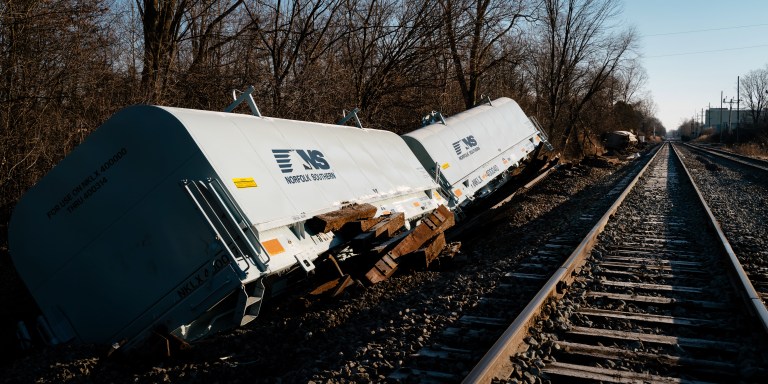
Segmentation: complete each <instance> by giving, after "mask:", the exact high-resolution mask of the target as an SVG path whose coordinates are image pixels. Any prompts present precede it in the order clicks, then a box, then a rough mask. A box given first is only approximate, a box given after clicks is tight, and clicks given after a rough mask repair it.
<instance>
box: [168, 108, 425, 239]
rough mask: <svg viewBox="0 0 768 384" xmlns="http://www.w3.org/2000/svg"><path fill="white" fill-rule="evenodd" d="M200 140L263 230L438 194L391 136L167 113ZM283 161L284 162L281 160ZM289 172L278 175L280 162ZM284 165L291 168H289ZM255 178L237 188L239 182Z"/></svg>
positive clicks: (294, 123) (199, 113)
mask: <svg viewBox="0 0 768 384" xmlns="http://www.w3.org/2000/svg"><path fill="white" fill-rule="evenodd" d="M166 110H168V111H169V112H171V113H173V114H174V116H175V117H176V118H178V119H179V120H180V121H181V122H182V123H183V124H184V126H185V127H186V128H187V129H188V130H189V132H190V133H191V135H192V136H193V137H194V139H195V141H196V143H197V144H198V146H199V147H200V149H201V150H202V151H203V152H204V153H205V157H206V159H208V161H210V163H211V165H212V166H213V168H214V169H215V170H216V173H217V175H218V176H219V177H220V178H221V180H222V181H223V182H224V184H225V185H226V186H227V188H228V189H229V190H230V192H231V193H232V194H233V195H234V197H235V199H236V201H237V202H238V204H240V206H241V208H242V209H243V211H245V213H246V215H247V216H248V217H249V219H250V220H251V222H252V223H253V224H254V225H255V226H256V228H257V229H259V230H265V229H269V228H274V227H278V226H281V225H285V224H288V223H292V222H296V221H298V220H301V219H306V218H309V217H312V216H314V215H317V214H319V213H324V212H328V211H331V210H334V209H338V208H340V207H341V206H342V205H343V204H347V203H350V202H359V203H363V202H368V203H372V204H374V205H376V202H378V201H381V200H385V199H390V198H392V197H397V196H406V195H409V194H413V193H420V192H424V191H427V190H430V189H433V188H435V184H434V182H433V181H432V180H431V178H430V177H429V175H428V174H427V173H426V171H425V170H424V168H423V166H422V165H421V164H420V163H419V162H418V160H417V159H416V158H415V157H414V156H413V154H412V153H411V152H410V150H409V149H408V147H407V145H405V143H404V142H403V141H402V140H401V139H400V137H398V136H397V135H395V134H394V133H392V132H388V131H380V130H371V129H360V128H353V127H346V126H338V125H330V124H320V123H311V122H302V121H292V120H282V119H274V118H268V117H255V116H249V115H240V114H229V113H217V112H204V111H193V110H184V109H177V108H166ZM279 156H285V157H283V158H280V157H279ZM281 159H282V160H284V161H288V164H290V167H288V168H282V169H281V168H280V163H279V162H278V160H281ZM283 164H286V163H283ZM238 178H253V180H254V181H255V183H256V186H255V187H248V188H238V187H237V186H236V185H235V183H234V182H233V181H232V180H233V179H238Z"/></svg>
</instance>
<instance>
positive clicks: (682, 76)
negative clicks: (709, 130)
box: [621, 0, 768, 130]
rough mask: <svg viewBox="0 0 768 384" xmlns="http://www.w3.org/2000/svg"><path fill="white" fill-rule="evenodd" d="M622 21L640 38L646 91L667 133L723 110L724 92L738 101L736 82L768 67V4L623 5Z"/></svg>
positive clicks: (641, 1) (654, 0)
mask: <svg viewBox="0 0 768 384" xmlns="http://www.w3.org/2000/svg"><path fill="white" fill-rule="evenodd" d="M621 19H622V20H624V21H626V25H628V26H634V27H635V28H636V29H637V32H638V34H639V35H640V53H641V55H642V59H641V62H642V64H643V67H644V68H645V69H646V71H647V73H648V81H647V83H646V85H645V88H646V90H647V91H649V92H650V94H651V97H652V98H653V100H654V101H655V102H656V105H657V113H656V116H657V117H658V118H659V119H660V120H661V122H662V123H663V124H664V126H665V127H666V128H667V130H673V129H677V127H678V125H680V123H681V122H682V121H683V120H684V119H690V118H693V116H694V113H698V114H701V109H702V108H704V109H705V110H706V108H707V106H708V105H710V104H711V106H712V107H713V108H719V107H720V91H723V96H724V97H725V98H728V99H730V98H733V99H734V100H736V77H737V76H743V75H745V74H746V73H747V72H749V71H750V70H754V69H760V68H765V67H766V65H768V0H737V1H710V0H624V12H623V14H622V16H621ZM693 31H696V32H693ZM724 107H726V108H727V104H724ZM743 107H744V105H743V103H742V108H743ZM734 108H736V105H735V104H734Z"/></svg>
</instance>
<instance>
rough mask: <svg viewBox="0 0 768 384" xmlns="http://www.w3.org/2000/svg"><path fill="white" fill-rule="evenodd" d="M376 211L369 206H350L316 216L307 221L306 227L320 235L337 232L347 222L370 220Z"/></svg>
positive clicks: (373, 207)
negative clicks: (320, 233)
mask: <svg viewBox="0 0 768 384" xmlns="http://www.w3.org/2000/svg"><path fill="white" fill-rule="evenodd" d="M376 211H377V208H376V207H375V206H373V205H371V204H350V205H347V206H345V207H343V208H341V209H338V210H335V211H332V212H328V213H323V214H321V215H317V216H315V217H313V218H311V219H309V220H308V221H307V225H308V226H310V227H311V228H313V229H315V230H317V231H319V232H322V233H326V232H331V231H337V230H339V229H341V227H343V226H344V225H345V224H347V223H349V222H352V221H355V220H360V219H370V218H372V217H373V216H375V215H376Z"/></svg>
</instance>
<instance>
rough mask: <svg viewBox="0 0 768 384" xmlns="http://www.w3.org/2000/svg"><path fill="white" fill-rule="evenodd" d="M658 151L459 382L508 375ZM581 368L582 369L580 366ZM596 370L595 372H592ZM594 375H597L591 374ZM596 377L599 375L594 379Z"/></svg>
mask: <svg viewBox="0 0 768 384" xmlns="http://www.w3.org/2000/svg"><path fill="white" fill-rule="evenodd" d="M671 151H672V153H674V154H675V156H677V159H678V161H679V163H680V164H681V165H682V168H683V169H684V170H685V174H686V176H687V180H688V182H689V183H690V184H691V185H692V186H693V188H694V189H695V191H696V193H697V195H698V196H699V202H700V204H701V206H702V207H703V208H704V211H705V212H706V215H707V216H708V218H709V220H708V221H707V223H708V224H709V225H710V226H711V227H712V229H713V230H714V231H715V232H716V233H717V237H718V239H719V243H718V244H719V245H720V246H721V247H722V249H723V251H724V253H725V254H726V255H727V259H728V260H727V268H728V269H729V276H730V277H731V281H732V283H733V284H734V287H735V288H736V292H737V294H739V295H741V296H742V298H743V300H744V301H745V302H746V303H748V308H749V311H750V312H751V313H752V315H753V316H754V317H756V318H757V321H758V322H759V323H760V324H761V325H762V328H763V329H764V330H765V331H766V332H768V310H766V307H765V305H764V304H763V302H762V301H761V300H760V297H759V296H758V294H757V292H756V291H755V289H754V288H753V287H752V284H751V282H750V281H749V279H748V278H747V275H746V273H745V272H744V269H743V268H742V267H741V264H740V263H739V261H738V259H737V258H736V255H735V253H734V252H733V249H732V247H731V246H730V244H729V243H728V240H727V238H726V237H725V235H724V233H723V231H722V229H721V228H720V225H719V223H718V222H717V220H716V219H715V217H714V215H713V214H712V211H711V210H710V209H709V207H708V206H707V204H706V202H705V201H704V198H703V196H702V194H701V191H700V190H699V189H698V187H696V184H695V182H694V181H693V179H692V177H691V175H690V172H689V171H688V169H687V168H686V167H685V164H684V163H683V162H682V160H680V158H679V155H677V152H676V151H675V150H674V147H673V146H671ZM660 152H661V151H657V152H656V154H655V155H654V156H653V158H652V159H650V160H649V161H648V163H647V164H646V165H645V166H644V167H643V169H642V170H641V171H640V172H639V173H638V175H637V176H636V177H635V178H634V180H633V181H632V182H631V183H630V184H629V185H628V186H627V188H625V190H624V191H623V193H622V194H621V195H620V196H619V198H618V199H617V200H616V202H615V203H614V204H613V205H612V206H611V207H610V208H609V209H608V211H607V212H606V213H605V214H604V215H603V217H602V218H601V219H600V220H599V221H598V223H597V224H596V225H595V226H594V228H593V229H592V230H591V231H590V232H589V234H588V235H587V236H586V237H585V238H584V239H583V241H582V242H581V243H580V244H579V246H578V247H577V248H576V250H574V251H573V253H572V254H571V255H570V256H569V257H568V259H567V260H566V261H565V263H563V265H562V266H561V267H560V268H559V269H558V270H557V272H556V273H555V274H554V275H553V276H552V277H551V278H550V279H549V280H548V281H547V283H546V284H545V285H544V287H543V288H542V289H541V290H540V291H539V292H538V294H537V295H536V296H535V297H534V299H533V300H531V302H530V303H529V304H528V305H527V306H526V308H525V309H524V310H523V311H522V312H521V313H520V315H519V316H518V317H517V318H516V319H515V320H514V322H513V323H512V324H511V325H510V326H509V327H508V328H507V330H506V331H505V332H504V334H503V335H502V336H501V337H500V338H499V339H498V341H497V342H496V343H495V344H494V345H493V347H492V348H491V349H490V350H489V351H488V352H487V353H486V354H485V356H484V357H483V358H482V360H481V361H480V362H479V363H478V364H477V365H476V366H475V367H474V369H473V370H472V371H471V372H470V373H469V375H467V376H466V377H465V379H464V381H463V382H465V383H478V382H479V383H488V382H491V380H492V379H493V378H494V377H508V376H509V373H510V372H512V370H513V369H514V366H513V363H512V361H511V359H510V356H512V355H514V354H515V353H517V352H520V351H522V350H523V349H524V348H525V344H524V341H523V340H524V338H525V337H526V336H527V334H528V330H529V328H530V326H531V325H532V324H534V323H535V322H536V321H537V319H538V318H539V317H540V314H541V311H542V309H543V305H544V304H545V303H546V302H547V300H548V299H549V298H552V297H560V296H562V295H563V294H564V291H565V289H566V288H567V287H568V286H569V285H570V284H571V283H572V282H573V280H574V279H575V274H576V273H577V272H578V271H579V270H580V269H581V268H582V267H583V266H584V264H585V263H586V261H587V256H588V254H589V252H590V250H591V249H592V248H593V247H594V245H595V243H596V239H597V236H598V235H599V234H600V233H601V232H602V231H603V230H604V229H605V227H606V224H607V223H608V221H609V219H610V218H611V216H613V215H614V214H615V213H616V211H617V209H618V208H619V206H620V205H621V204H622V203H623V201H624V199H625V198H626V197H627V195H628V194H629V193H630V191H631V190H632V189H633V187H634V186H635V185H636V184H637V181H638V180H639V179H640V178H641V177H642V175H643V174H645V172H646V170H647V169H648V167H649V165H650V164H651V163H652V162H653V161H654V160H655V158H656V157H657V156H658V154H659V153H660ZM568 368H570V367H568V365H567V364H560V369H568ZM581 368H582V369H583V368H584V367H581ZM596 371H597V370H596ZM594 374H595V375H598V373H597V372H596V373H594ZM594 377H599V376H594Z"/></svg>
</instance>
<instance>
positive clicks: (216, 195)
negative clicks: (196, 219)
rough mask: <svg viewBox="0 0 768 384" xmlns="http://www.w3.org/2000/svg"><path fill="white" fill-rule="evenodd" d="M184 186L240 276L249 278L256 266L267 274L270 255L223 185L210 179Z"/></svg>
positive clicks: (185, 183)
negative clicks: (249, 271) (248, 272)
mask: <svg viewBox="0 0 768 384" xmlns="http://www.w3.org/2000/svg"><path fill="white" fill-rule="evenodd" d="M182 184H183V186H184V189H185V190H186V191H187V194H188V195H189V197H190V198H191V199H192V201H193V202H194V203H195V206H196V207H197V209H198V210H199V211H200V213H201V214H202V215H203V217H204V218H205V219H206V222H207V223H208V225H209V226H210V228H211V230H212V231H213V232H214V234H215V235H216V239H218V240H219V241H220V242H221V244H222V246H223V247H224V249H225V250H226V251H227V254H228V255H229V256H230V258H231V259H232V261H233V262H234V263H235V265H236V266H237V269H238V273H239V274H240V277H241V278H244V277H245V276H246V275H247V271H248V269H250V267H251V265H252V264H254V265H256V266H257V267H258V268H259V270H261V271H265V270H266V266H267V264H269V255H268V254H267V252H266V251H265V250H264V248H263V247H262V246H261V243H260V242H259V240H258V238H257V237H256V234H255V233H254V232H253V229H252V226H251V223H250V222H248V220H247V219H246V218H245V215H244V214H243V213H242V211H241V210H240V208H239V207H238V206H237V205H236V204H235V203H234V202H233V200H232V198H231V196H230V195H229V193H228V192H227V191H226V189H225V188H224V187H223V186H222V185H221V183H219V182H218V180H211V179H208V180H206V181H197V182H194V181H187V180H184V181H182ZM249 260H250V261H252V262H249Z"/></svg>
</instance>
